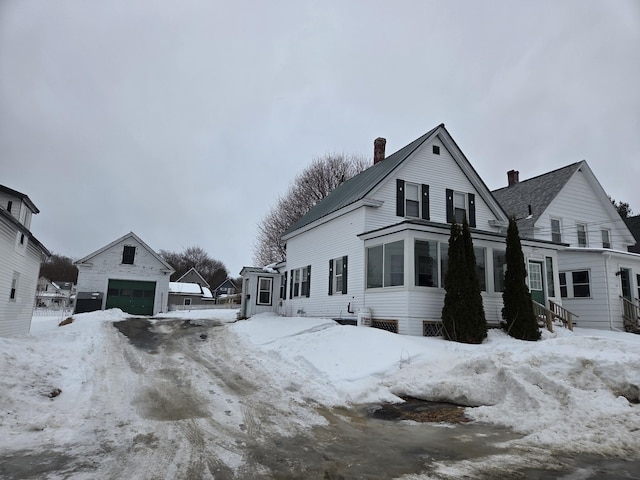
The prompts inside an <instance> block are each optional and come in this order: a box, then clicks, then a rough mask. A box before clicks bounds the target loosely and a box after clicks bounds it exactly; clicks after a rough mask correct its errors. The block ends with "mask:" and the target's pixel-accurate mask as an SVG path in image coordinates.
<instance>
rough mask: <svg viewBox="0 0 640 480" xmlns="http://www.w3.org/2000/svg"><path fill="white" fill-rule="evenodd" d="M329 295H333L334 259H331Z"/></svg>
mask: <svg viewBox="0 0 640 480" xmlns="http://www.w3.org/2000/svg"><path fill="white" fill-rule="evenodd" d="M329 295H333V260H329Z"/></svg>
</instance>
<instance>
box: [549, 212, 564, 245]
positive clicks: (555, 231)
mask: <svg viewBox="0 0 640 480" xmlns="http://www.w3.org/2000/svg"><path fill="white" fill-rule="evenodd" d="M551 241H552V242H556V243H562V232H561V229H560V220H559V219H557V218H552V219H551Z"/></svg>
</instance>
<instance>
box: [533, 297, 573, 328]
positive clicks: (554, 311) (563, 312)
mask: <svg viewBox="0 0 640 480" xmlns="http://www.w3.org/2000/svg"><path fill="white" fill-rule="evenodd" d="M531 303H533V313H534V314H535V316H536V318H537V319H538V321H539V323H541V324H542V325H544V326H545V327H546V328H547V330H549V331H550V332H553V321H554V320H557V321H559V322H561V323H562V326H564V327H566V328H568V329H569V330H571V331H573V317H577V316H578V315H576V314H575V313H572V312H570V311H569V310H567V309H566V308H564V307H563V306H562V305H558V304H557V303H555V302H554V301H552V300H549V308H547V307H545V306H544V305H542V304H540V303H538V302H536V301H534V300H532V301H531Z"/></svg>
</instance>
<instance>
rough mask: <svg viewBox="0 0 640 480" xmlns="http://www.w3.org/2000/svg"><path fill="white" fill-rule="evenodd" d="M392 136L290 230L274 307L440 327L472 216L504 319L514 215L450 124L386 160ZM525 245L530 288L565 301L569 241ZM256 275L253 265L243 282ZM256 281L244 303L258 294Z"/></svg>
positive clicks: (485, 279)
mask: <svg viewBox="0 0 640 480" xmlns="http://www.w3.org/2000/svg"><path fill="white" fill-rule="evenodd" d="M385 143H386V141H385V140H384V139H377V140H376V141H375V142H374V164H373V165H372V166H371V167H369V168H368V169H367V170H365V171H364V172H362V173H360V174H359V175H357V176H355V177H353V178H351V179H349V180H348V181H346V182H344V183H343V184H342V185H340V186H339V187H338V188H336V189H335V190H334V191H333V192H332V193H331V194H330V195H328V196H327V197H326V198H325V199H324V200H323V201H321V202H320V203H319V204H317V205H316V206H315V207H314V208H312V209H311V210H310V211H309V212H308V213H307V214H306V215H305V216H303V217H302V218H301V219H300V220H299V221H298V222H296V223H295V224H294V225H292V226H291V228H290V229H289V230H288V231H287V232H286V233H285V234H284V236H283V239H284V240H285V241H286V249H287V259H286V265H282V266H279V267H278V270H279V272H280V274H281V278H280V282H281V284H282V285H283V286H284V288H280V289H279V290H278V289H277V286H278V283H277V282H276V281H275V279H274V281H273V287H274V290H273V292H274V293H276V294H278V296H279V297H280V299H279V300H278V301H277V302H276V303H275V305H276V307H275V310H276V311H278V312H280V313H281V314H284V315H309V316H322V317H330V318H335V319H338V320H340V321H351V322H353V321H354V320H357V318H358V313H359V312H360V315H361V316H362V317H363V318H368V317H369V316H370V317H371V319H372V322H373V324H374V325H375V326H378V327H381V328H386V329H389V330H391V331H396V332H398V333H403V334H411V335H432V334H437V333H438V332H439V328H440V322H441V312H442V306H443V301H444V296H445V291H444V288H443V279H444V273H445V270H446V265H447V252H448V240H449V235H450V227H451V223H452V221H453V220H454V219H456V220H457V221H458V222H461V221H462V218H463V217H464V216H466V217H467V219H468V221H469V224H470V227H471V232H472V238H473V242H474V248H475V253H476V260H477V270H478V276H479V279H480V283H481V289H482V297H483V302H484V309H485V315H486V318H487V321H488V322H489V323H493V324H498V323H499V322H500V321H501V309H502V306H503V303H502V290H503V279H504V268H505V249H506V242H505V241H506V228H507V226H508V217H507V214H506V213H505V212H504V210H503V209H502V208H501V206H500V204H499V203H498V202H497V201H496V199H495V198H494V197H493V195H492V194H491V192H490V191H489V189H488V188H487V186H486V185H485V183H484V182H483V181H482V179H481V178H480V177H479V176H478V174H477V172H476V171H475V170H474V169H473V167H472V166H471V164H470V163H469V161H468V160H467V158H466V157H465V155H464V154H463V153H462V151H461V150H460V148H459V147H458V145H457V144H456V143H455V141H454V140H453V138H452V137H451V136H450V135H449V132H448V131H447V129H446V128H445V126H444V124H442V125H439V126H437V127H436V128H434V129H433V130H431V131H429V132H427V133H426V134H425V135H423V136H421V137H420V138H418V139H416V140H414V141H413V142H411V143H410V144H408V145H407V146H405V147H403V148H401V149H400V150H399V151H397V152H396V153H394V154H393V155H391V156H389V157H387V158H385V154H384V147H385ZM522 245H523V252H524V255H525V260H526V262H527V264H528V266H529V268H530V272H532V273H530V275H529V286H530V289H531V290H532V294H533V295H534V296H535V298H536V299H538V300H539V301H540V302H541V303H543V304H544V303H546V301H547V300H549V299H551V300H554V301H556V302H558V303H560V302H561V300H560V289H559V288H558V286H559V277H558V257H557V251H558V249H559V248H562V246H560V245H558V244H556V243H554V242H552V241H550V240H536V239H522ZM243 271H244V270H243ZM252 275H253V276H255V275H256V274H255V273H253V272H250V271H247V272H245V274H244V275H243V278H245V282H246V281H248V280H250V279H251V278H252ZM543 279H547V280H546V287H544V286H543V285H545V282H544V281H543ZM265 283H267V282H265ZM245 285H246V283H245ZM248 286H249V290H246V289H245V290H244V293H243V302H251V298H253V299H254V300H255V299H256V294H259V293H260V290H259V289H257V290H256V289H255V288H253V290H255V291H253V290H252V287H253V286H252V285H248ZM265 287H266V285H265ZM247 295H249V299H247V298H246V297H247ZM264 297H266V294H264ZM258 298H259V296H258ZM241 308H242V309H243V310H242V311H247V312H248V311H250V310H251V308H250V307H246V309H245V307H241Z"/></svg>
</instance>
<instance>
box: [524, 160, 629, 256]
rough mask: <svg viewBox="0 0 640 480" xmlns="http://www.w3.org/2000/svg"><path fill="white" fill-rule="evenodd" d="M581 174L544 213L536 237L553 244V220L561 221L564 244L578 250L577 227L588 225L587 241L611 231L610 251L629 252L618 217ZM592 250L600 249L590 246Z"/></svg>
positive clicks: (624, 229) (586, 228)
mask: <svg viewBox="0 0 640 480" xmlns="http://www.w3.org/2000/svg"><path fill="white" fill-rule="evenodd" d="M586 177H587V175H586V174H584V173H582V172H576V174H575V175H574V176H573V177H572V178H571V179H570V180H569V181H568V182H567V183H566V185H565V186H564V188H563V189H562V190H561V191H560V192H559V193H558V195H557V196H556V198H554V200H553V201H552V202H551V203H550V204H549V206H548V207H547V209H546V210H545V212H544V213H543V214H542V215H541V216H540V218H539V219H538V220H537V222H536V227H537V228H536V230H535V237H536V238H539V239H541V240H553V238H552V233H551V232H552V229H551V219H552V218H553V219H561V227H560V228H561V234H562V242H563V243H568V244H569V245H571V246H572V247H577V246H579V240H578V229H577V228H576V224H583V225H585V235H586V240H587V243H588V239H589V238H591V239H596V238H601V235H602V233H601V230H603V229H606V230H609V231H610V240H611V246H610V248H611V249H613V250H620V251H627V246H628V245H629V242H630V241H631V240H632V239H631V240H630V238H629V237H630V234H629V231H628V229H627V228H626V226H625V225H624V222H623V221H622V220H621V219H620V218H619V216H618V215H612V214H611V211H610V210H609V208H608V207H610V205H607V207H606V208H605V206H604V205H603V204H602V203H601V199H600V197H598V196H597V191H596V190H594V187H593V186H592V185H591V183H590V182H589V181H588V180H587V178H586ZM598 189H600V187H599V186H598ZM591 246H600V244H598V245H593V244H592V245H591Z"/></svg>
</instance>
